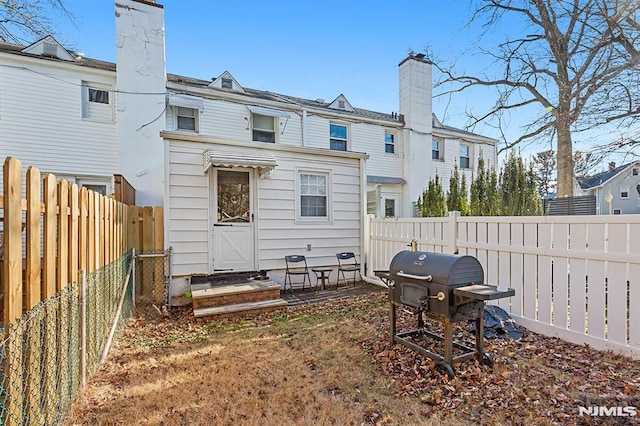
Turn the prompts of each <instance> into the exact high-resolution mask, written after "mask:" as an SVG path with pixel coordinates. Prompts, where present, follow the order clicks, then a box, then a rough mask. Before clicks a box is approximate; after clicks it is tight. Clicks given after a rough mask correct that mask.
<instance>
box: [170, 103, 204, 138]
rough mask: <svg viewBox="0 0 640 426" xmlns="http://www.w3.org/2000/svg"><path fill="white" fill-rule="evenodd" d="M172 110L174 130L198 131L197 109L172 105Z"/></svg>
mask: <svg viewBox="0 0 640 426" xmlns="http://www.w3.org/2000/svg"><path fill="white" fill-rule="evenodd" d="M174 110H175V112H176V130H186V131H188V132H197V131H198V110H196V109H193V108H185V107H174Z"/></svg>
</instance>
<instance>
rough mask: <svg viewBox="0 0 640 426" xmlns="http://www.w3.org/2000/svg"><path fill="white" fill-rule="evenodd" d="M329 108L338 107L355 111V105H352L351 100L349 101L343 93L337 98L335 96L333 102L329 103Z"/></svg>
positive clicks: (338, 108)
mask: <svg viewBox="0 0 640 426" xmlns="http://www.w3.org/2000/svg"><path fill="white" fill-rule="evenodd" d="M329 108H331V109H337V110H340V111H349V112H353V111H354V109H353V106H351V102H349V101H348V100H347V98H346V97H345V96H344V95H343V94H340V95H339V96H338V97H337V98H335V99H334V100H333V102H331V103H330V104H329Z"/></svg>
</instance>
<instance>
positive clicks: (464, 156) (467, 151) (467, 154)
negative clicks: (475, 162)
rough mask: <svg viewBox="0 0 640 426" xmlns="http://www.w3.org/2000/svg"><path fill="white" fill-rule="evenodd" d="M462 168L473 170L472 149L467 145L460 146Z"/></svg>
mask: <svg viewBox="0 0 640 426" xmlns="http://www.w3.org/2000/svg"><path fill="white" fill-rule="evenodd" d="M460 168H461V169H470V168H471V147H470V146H469V145H467V144H460Z"/></svg>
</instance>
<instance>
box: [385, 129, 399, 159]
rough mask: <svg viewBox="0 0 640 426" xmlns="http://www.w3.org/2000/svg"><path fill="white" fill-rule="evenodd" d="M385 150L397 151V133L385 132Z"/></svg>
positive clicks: (389, 151) (389, 152)
mask: <svg viewBox="0 0 640 426" xmlns="http://www.w3.org/2000/svg"><path fill="white" fill-rule="evenodd" d="M384 152H386V153H388V154H393V153H395V152H396V135H395V134H394V133H391V132H385V134H384Z"/></svg>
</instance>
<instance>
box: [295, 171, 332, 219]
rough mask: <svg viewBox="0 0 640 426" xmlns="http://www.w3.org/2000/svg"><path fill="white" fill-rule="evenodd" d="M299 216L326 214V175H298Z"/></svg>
mask: <svg viewBox="0 0 640 426" xmlns="http://www.w3.org/2000/svg"><path fill="white" fill-rule="evenodd" d="M300 216H303V217H326V216H327V177H326V176H324V175H309V174H301V175H300Z"/></svg>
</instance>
